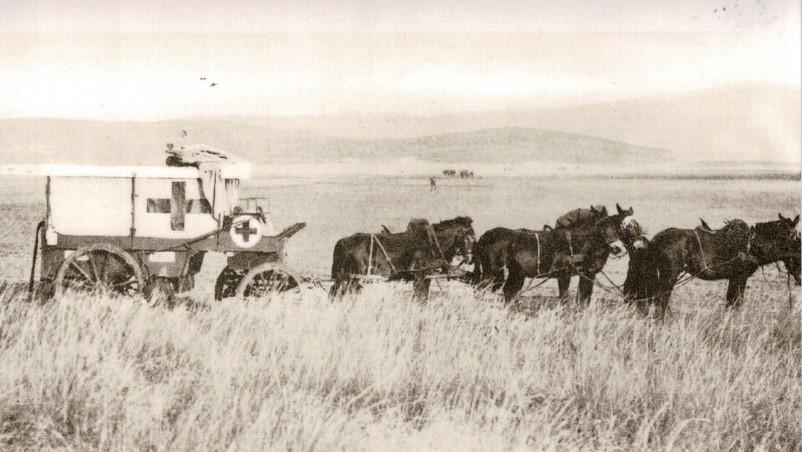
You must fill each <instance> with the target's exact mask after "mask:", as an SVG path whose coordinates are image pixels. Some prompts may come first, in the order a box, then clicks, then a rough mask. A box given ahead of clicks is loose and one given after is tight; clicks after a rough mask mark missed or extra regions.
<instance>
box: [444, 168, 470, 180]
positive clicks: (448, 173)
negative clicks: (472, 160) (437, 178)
mask: <svg viewBox="0 0 802 452" xmlns="http://www.w3.org/2000/svg"><path fill="white" fill-rule="evenodd" d="M457 174H459V177H460V179H473V171H470V170H466V169H462V170H459V173H457V170H454V169H444V170H443V176H444V177H457Z"/></svg>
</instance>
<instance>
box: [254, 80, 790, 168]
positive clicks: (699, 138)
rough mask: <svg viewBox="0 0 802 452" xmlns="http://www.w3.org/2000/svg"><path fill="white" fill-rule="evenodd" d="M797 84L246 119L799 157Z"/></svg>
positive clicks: (708, 156) (332, 129) (721, 155)
mask: <svg viewBox="0 0 802 452" xmlns="http://www.w3.org/2000/svg"><path fill="white" fill-rule="evenodd" d="M801 95H802V94H801V93H800V89H799V86H779V85H769V84H761V83H749V84H738V85H728V86H723V87H718V88H711V89H706V90H699V91H693V92H688V93H684V94H678V95H674V96H653V97H644V98H639V99H628V100H617V101H611V102H601V103H588V104H581V105H573V106H565V107H558V108H538V107H537V106H533V107H532V108H528V109H519V110H504V111H489V112H466V113H454V114H444V115H437V116H428V117H421V116H409V115H399V114H342V115H330V116H300V117H292V118H282V117H276V118H252V120H254V121H257V122H258V123H259V124H262V125H266V126H269V127H274V128H278V129H283V130H293V129H296V130H306V131H311V132H313V133H315V134H319V135H325V136H342V137H348V138H364V139H374V138H399V139H400V138H416V137H420V136H426V135H441V134H445V133H455V132H471V131H475V130H484V129H496V128H508V127H525V128H539V129H547V130H560V131H563V132H572V133H577V134H583V135H590V136H594V137H602V138H605V139H608V140H612V141H620V142H624V143H630V144H634V145H638V146H646V147H652V148H662V149H670V150H671V151H672V152H674V155H675V156H676V157H677V158H678V159H679V160H684V161H698V160H741V161H744V160H762V161H784V162H787V161H789V160H791V161H794V162H799V160H800V155H799V149H800V147H801V146H802V137H800V123H802V105H800V96H801Z"/></svg>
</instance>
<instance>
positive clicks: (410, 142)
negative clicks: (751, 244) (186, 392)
mask: <svg viewBox="0 0 802 452" xmlns="http://www.w3.org/2000/svg"><path fill="white" fill-rule="evenodd" d="M185 133H186V136H184V135H185ZM0 142H2V144H3V145H2V149H0V156H2V159H3V160H4V161H5V163H40V162H74V163H95V164H161V162H162V161H163V159H164V148H165V143H167V142H172V143H177V144H181V143H205V144H210V145H213V146H215V147H218V148H220V149H226V150H230V151H231V152H234V153H236V154H239V155H241V156H242V157H245V158H247V159H249V160H251V161H253V162H258V163H268V164H269V163H280V162H292V163H321V162H338V161H339V162H341V161H348V160H359V161H365V162H383V161H385V162H386V161H388V160H394V159H410V158H412V159H420V160H426V161H432V162H454V163H457V162H490V163H516V162H525V161H544V162H558V163H573V164H583V163H584V164H592V165H604V164H619V165H620V164H626V163H638V162H645V161H649V162H653V161H661V160H665V159H667V158H669V157H670V153H669V152H668V151H665V150H661V149H654V148H645V147H639V146H633V145H629V144H625V143H619V142H615V141H611V140H605V139H601V138H596V137H591V136H587V135H581V134H576V133H566V132H559V131H553V130H543V129H533V128H501V129H489V130H479V131H472V132H464V133H449V134H440V135H430V136H424V137H420V138H410V139H347V138H333V137H326V136H320V135H314V134H312V133H308V132H306V133H305V132H301V131H285V130H275V129H271V128H268V127H265V126H263V125H259V124H254V123H251V122H248V121H246V120H243V119H240V120H236V119H234V120H228V121H219V120H212V119H203V120H174V121H162V122H100V121H71V120H61V119H14V120H0Z"/></svg>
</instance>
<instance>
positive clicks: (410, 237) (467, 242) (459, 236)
mask: <svg viewBox="0 0 802 452" xmlns="http://www.w3.org/2000/svg"><path fill="white" fill-rule="evenodd" d="M472 223H473V220H471V219H470V218H469V217H456V218H454V219H451V220H446V221H442V222H440V223H437V224H434V225H431V226H430V225H429V223H428V222H427V221H425V220H422V221H421V220H416V221H413V222H410V225H409V227H408V228H407V230H406V231H405V232H399V233H395V234H390V233H379V234H369V233H357V234H353V235H351V236H348V237H345V238H342V239H340V240H338V241H337V244H336V245H335V246H334V256H333V262H332V266H331V277H332V279H333V280H334V285H332V287H331V289H330V291H329V294H330V296H331V297H332V298H335V297H339V296H342V295H343V294H345V293H347V292H349V291H358V290H359V289H360V288H361V284H360V282H359V277H360V276H362V275H378V276H383V277H385V278H388V279H390V280H403V281H413V282H414V292H415V298H416V299H418V300H424V299H426V297H427V296H428V293H429V283H430V280H429V279H427V278H426V276H427V275H430V274H431V273H432V272H434V271H437V270H438V269H446V268H447V266H448V264H449V263H450V262H451V261H452V260H453V259H454V257H456V256H462V257H463V258H464V259H466V260H467V261H468V262H467V263H470V262H469V261H470V251H471V249H472V247H473V242H474V241H475V234H474V232H473V226H472ZM371 250H372V253H371Z"/></svg>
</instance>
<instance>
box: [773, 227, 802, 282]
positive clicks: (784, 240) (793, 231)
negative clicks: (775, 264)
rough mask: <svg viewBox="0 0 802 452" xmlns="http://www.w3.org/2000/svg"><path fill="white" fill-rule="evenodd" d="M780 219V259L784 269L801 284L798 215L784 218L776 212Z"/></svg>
mask: <svg viewBox="0 0 802 452" xmlns="http://www.w3.org/2000/svg"><path fill="white" fill-rule="evenodd" d="M777 215H778V217H779V219H780V223H781V226H780V233H779V235H780V242H781V244H780V245H779V246H780V247H781V251H780V254H781V256H780V260H781V261H783V264H784V265H785V270H786V271H787V272H788V274H789V275H791V276H792V277H793V278H794V281H796V285H797V286H799V285H802V280H801V279H800V271H802V268H800V267H802V262H801V261H802V239H800V235H799V229H797V226H798V225H799V215H797V216H796V217H794V218H793V219H790V218H785V217H784V216H783V215H782V214H779V213H778V214H777Z"/></svg>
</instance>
